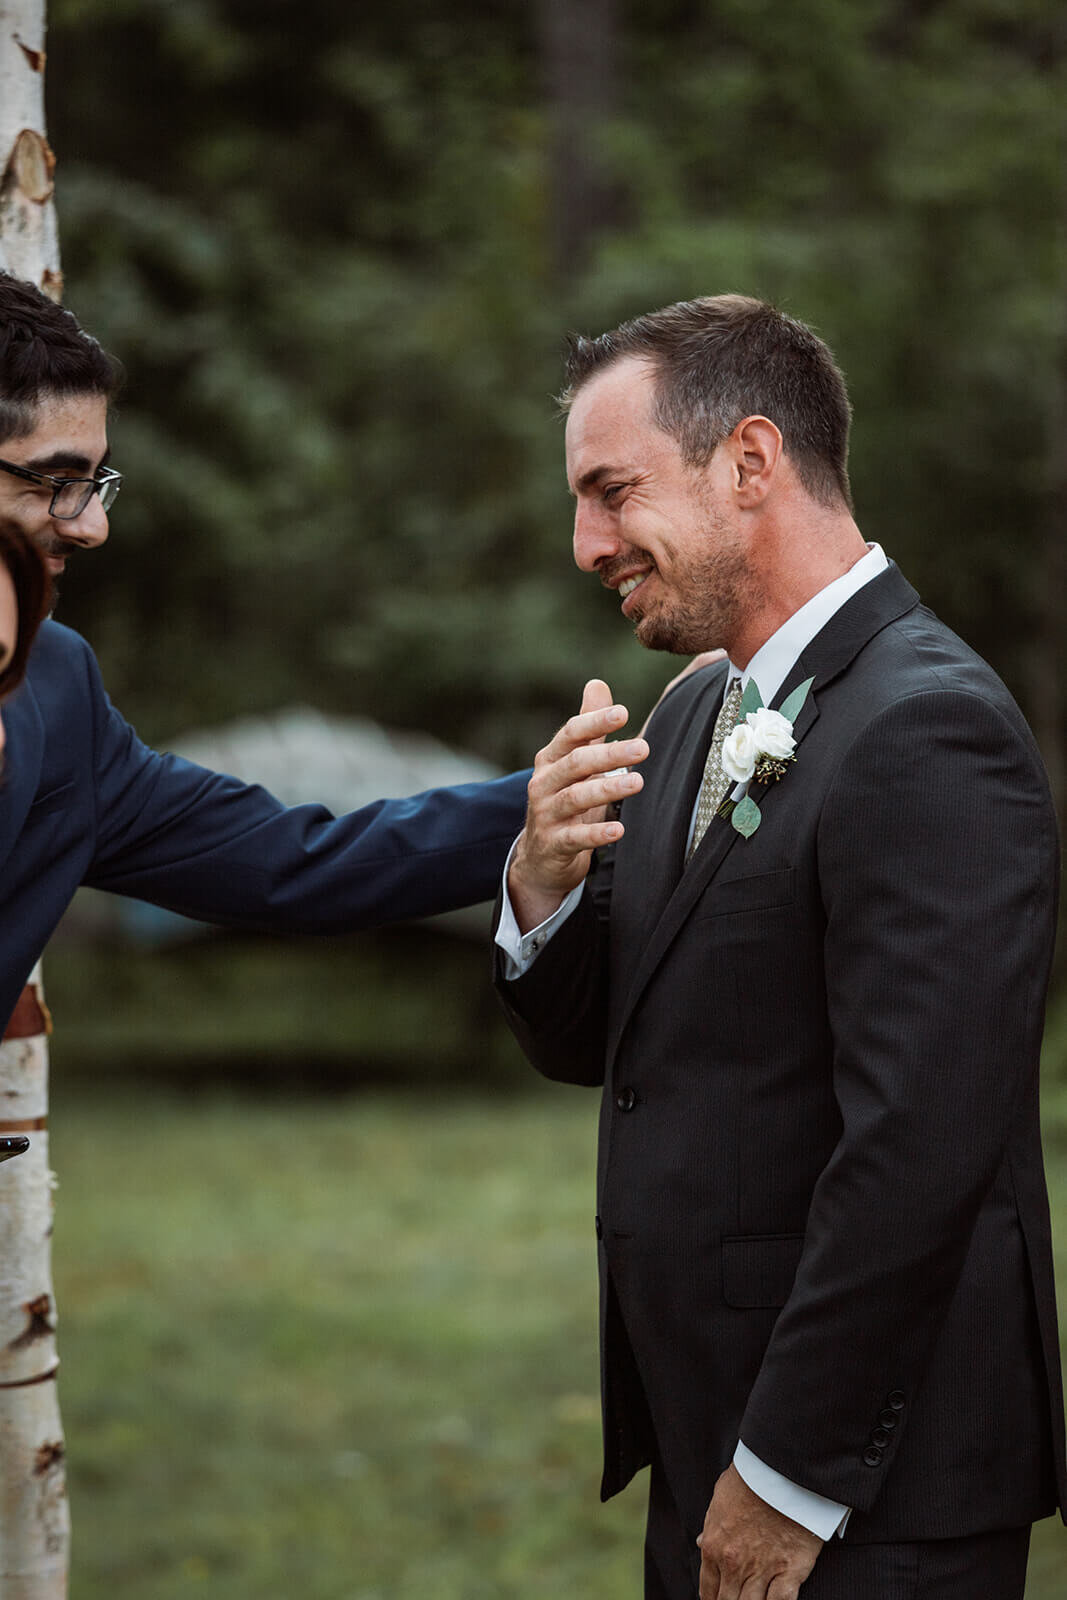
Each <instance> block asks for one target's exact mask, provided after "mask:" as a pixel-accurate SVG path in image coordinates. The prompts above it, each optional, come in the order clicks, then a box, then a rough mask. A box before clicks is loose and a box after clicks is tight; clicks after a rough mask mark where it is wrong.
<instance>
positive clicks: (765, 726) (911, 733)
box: [497, 295, 1067, 1600]
mask: <svg viewBox="0 0 1067 1600" xmlns="http://www.w3.org/2000/svg"><path fill="white" fill-rule="evenodd" d="M565 404H566V409H567V412H568V418H567V475H568V482H569V484H570V487H571V491H572V493H573V494H574V496H575V502H576V511H575V522H574V555H575V559H576V561H577V563H578V565H579V567H581V568H582V569H583V570H584V571H586V572H589V573H592V574H594V575H596V576H598V577H599V578H600V581H601V582H602V583H603V584H605V585H606V586H607V587H608V588H609V589H610V590H612V591H613V592H614V593H615V594H616V595H617V596H618V597H619V602H618V603H619V608H620V611H621V613H622V616H623V618H624V619H625V620H626V621H628V622H629V623H630V624H631V625H632V626H633V628H634V631H635V633H636V635H637V638H638V639H639V640H640V641H641V643H642V644H644V645H647V646H649V647H650V648H656V649H667V650H673V651H679V652H683V653H690V652H693V651H697V650H701V649H705V648H707V647H709V646H712V645H722V646H724V647H725V649H726V651H727V653H728V657H729V659H728V660H727V661H726V662H725V663H724V664H721V665H717V666H714V667H711V668H709V669H706V670H704V671H701V672H698V673H696V674H694V675H692V676H690V677H689V678H687V679H685V680H684V681H683V682H682V683H680V684H679V685H678V687H677V688H675V689H674V690H673V692H672V693H670V694H669V695H667V696H666V698H665V699H664V701H663V702H662V704H661V705H660V707H659V709H658V710H657V712H656V713H655V715H654V716H653V717H652V719H651V721H650V723H649V725H648V729H647V742H646V741H645V740H643V739H638V740H633V741H628V742H626V741H624V742H620V743H615V744H613V745H605V744H604V743H602V742H600V741H602V740H603V738H604V736H605V735H607V734H610V733H612V732H615V731H617V730H618V729H619V728H620V727H621V726H622V725H623V723H624V722H625V711H624V710H623V709H622V708H621V707H615V706H613V705H612V703H611V695H610V692H609V690H608V688H607V686H606V685H605V684H602V683H598V682H595V681H594V682H593V683H591V684H589V685H588V686H587V689H586V694H585V698H584V701H583V707H582V711H581V713H580V714H579V715H578V716H576V717H574V718H572V719H571V721H570V722H569V723H568V724H567V725H566V727H565V728H563V729H562V730H561V731H560V732H559V733H558V734H557V735H556V737H555V738H554V739H553V740H552V741H551V742H550V743H549V745H548V746H547V747H546V749H545V750H543V751H542V752H541V753H540V755H539V756H538V758H537V761H536V764H535V769H534V777H533V779H532V781H531V784H530V808H529V814H528V819H527V824H526V827H525V829H524V831H523V833H522V834H521V835H520V836H519V838H518V840H517V842H516V845H515V848H514V851H513V854H512V857H511V860H510V865H509V869H508V872H507V879H506V885H505V893H504V896H503V900H502V907H501V914H500V919H499V926H498V932H497V943H498V945H499V947H500V949H499V952H498V966H499V971H498V981H499V987H500V991H501V993H502V996H503V998H504V1002H505V1006H506V1008H507V1010H508V1013H509V1016H510V1018H511V1021H512V1024H513V1027H514V1028H515V1031H516V1033H517V1036H518V1037H519V1039H520V1041H521V1042H522V1044H523V1046H524V1048H525V1049H526V1051H527V1053H528V1054H529V1055H530V1058H531V1060H532V1061H533V1062H534V1064H535V1065H536V1066H537V1067H538V1068H539V1069H540V1070H541V1071H542V1072H543V1073H545V1074H546V1075H547V1076H548V1077H551V1078H556V1079H561V1080H565V1081H570V1082H575V1083H586V1084H594V1083H596V1084H602V1085H603V1103H602V1115H601V1137H600V1162H599V1181H598V1202H599V1203H598V1215H597V1219H596V1233H597V1239H598V1242H599V1243H598V1249H599V1260H600V1273H601V1333H602V1361H603V1396H604V1439H605V1469H604V1483H603V1493H604V1495H605V1496H607V1495H610V1494H613V1493H615V1492H616V1491H617V1490H619V1489H620V1488H622V1487H623V1486H624V1485H625V1484H626V1483H627V1482H628V1480H629V1479H630V1478H631V1477H632V1476H633V1474H634V1472H635V1471H636V1470H637V1469H638V1468H640V1467H642V1466H644V1465H646V1464H649V1465H650V1466H651V1474H650V1489H649V1518H648V1533H647V1540H646V1554H645V1574H646V1577H645V1582H646V1588H645V1593H646V1596H647V1597H648V1600H694V1597H695V1596H696V1594H697V1591H698V1586H699V1594H700V1596H701V1597H702V1600H795V1597H796V1596H797V1595H798V1594H799V1595H801V1596H802V1597H803V1600H934V1597H937V1600H957V1597H958V1600H964V1597H966V1600H1020V1597H1021V1596H1022V1594H1023V1587H1024V1582H1025V1571H1026V1560H1027V1549H1028V1543H1029V1533H1030V1524H1031V1523H1032V1522H1033V1520H1034V1519H1035V1518H1037V1517H1043V1516H1047V1515H1049V1514H1050V1513H1051V1512H1052V1511H1053V1510H1054V1508H1055V1507H1056V1505H1057V1503H1059V1504H1060V1505H1063V1504H1064V1503H1065V1494H1067V1481H1065V1471H1064V1440H1063V1407H1062V1394H1061V1385H1060V1370H1059V1344H1058V1338H1057V1332H1056V1311H1055V1298H1054V1292H1053V1283H1052V1260H1051V1247H1050V1239H1049V1217H1048V1206H1047V1201H1046V1197H1045V1187H1044V1176H1043V1168H1042V1156H1041V1147H1040V1136H1039V1127H1038V1088H1037V1084H1038V1059H1039V1053H1040V1043H1041V1031H1042V1023H1043V1013H1044V1003H1045V992H1046V987H1047V983H1048V976H1049V969H1050V963H1051V954H1052V944H1053V936H1054V929H1055V911H1056V886H1057V880H1058V850H1057V840H1056V825H1055V818H1054V815H1053V810H1052V803H1051V799H1050V796H1049V791H1048V784H1047V781H1046V777H1045V772H1044V769H1043V766H1042V763H1041V759H1040V756H1039V754H1038V751H1037V749H1036V746H1035V744H1034V741H1033V738H1032V737H1031V735H1030V732H1029V730H1028V728H1027V727H1026V724H1025V722H1024V721H1023V718H1022V716H1021V714H1020V712H1019V710H1018V708H1017V706H1016V705H1015V704H1014V702H1013V701H1012V699H1011V697H1010V695H1009V694H1008V692H1007V690H1006V689H1005V688H1004V685H1003V684H1002V683H1001V682H1000V681H999V679H998V678H997V677H996V675H995V674H994V673H993V672H992V670H991V669H990V668H989V667H988V666H987V665H986V663H985V662H983V661H981V660H980V659H979V658H978V657H977V656H976V655H975V654H974V653H973V651H971V650H969V649H968V648H967V646H966V645H964V644H963V643H962V642H961V641H960V640H959V639H958V638H956V636H955V635H954V634H952V633H951V632H950V631H949V630H948V629H947V628H946V627H944V626H943V625H942V624H941V623H940V622H939V621H938V620H937V618H936V617H934V616H933V615H932V614H931V613H930V612H929V611H928V610H926V609H925V608H924V607H923V606H922V605H921V604H920V602H919V597H918V596H917V594H916V593H915V591H914V590H913V589H912V588H911V586H910V585H909V584H908V583H907V582H906V581H905V579H904V577H903V576H902V575H901V573H900V572H899V571H898V570H897V568H896V567H895V566H894V565H893V564H892V563H891V562H889V561H888V560H887V559H886V557H885V555H884V554H883V553H882V551H881V550H880V549H878V547H877V546H870V545H868V544H867V543H866V542H865V540H864V539H863V537H862V535H861V533H860V531H859V528H858V527H857V524H856V522H855V519H854V516H853V512H852V503H851V496H850V491H849V483H848V475H847V450H848V435H849V423H850V408H849V403H848V398H847V394H846V390H845V385H844V380H843V378H842V376H841V374H840V372H839V371H838V369H837V367H836V365H835V364H834V361H833V358H832V356H831V354H830V352H829V351H828V350H827V348H826V347H825V345H823V344H822V342H821V341H820V340H819V339H817V338H816V337H815V335H814V334H813V333H812V332H811V330H810V329H808V328H806V327H805V326H804V325H803V324H801V323H798V322H796V321H794V320H793V319H792V318H789V317H786V316H783V315H782V314H781V313H779V312H778V311H776V310H775V309H774V308H773V307H771V306H768V305H765V304H763V303H761V302H759V301H756V300H751V299H748V298H745V297H742V296H737V295H727V296H721V297H718V298H709V299H706V300H698V301H694V302H688V303H683V304H680V305H676V306H671V307H668V308H667V309H666V310H663V311H660V312H655V313H652V314H650V315H648V316H644V317H639V318H637V319H636V320H635V321H633V322H631V323H627V324H625V325H624V326H623V327H621V328H618V329H616V330H615V331H614V332H612V333H609V334H605V335H603V336H601V337H600V338H598V339H579V340H576V341H575V342H574V344H573V348H572V352H571V360H570V369H569V388H568V392H567V395H566V397H565ZM620 762H626V763H628V764H629V766H630V767H631V768H634V767H637V768H639V770H629V771H627V770H620ZM612 806H620V807H621V814H620V816H619V817H618V819H616V817H615V816H614V815H612V814H611V813H608V814H607V815H606V814H605V811H604V809H603V808H604V807H612ZM609 845H610V846H612V848H611V849H610V850H608V851H606V852H605V853H604V854H603V855H602V856H601V859H600V860H599V862H597V863H596V864H595V866H594V852H595V851H597V850H598V849H600V848H601V847H603V846H609Z"/></svg>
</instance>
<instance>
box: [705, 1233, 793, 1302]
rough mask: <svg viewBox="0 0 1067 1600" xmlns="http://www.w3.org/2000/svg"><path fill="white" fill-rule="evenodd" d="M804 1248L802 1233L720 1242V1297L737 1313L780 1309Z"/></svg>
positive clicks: (759, 1235)
mask: <svg viewBox="0 0 1067 1600" xmlns="http://www.w3.org/2000/svg"><path fill="white" fill-rule="evenodd" d="M803 1247H804V1235H803V1234H802V1233H753V1234H748V1235H746V1236H745V1237H742V1238H734V1239H724V1240H723V1241H722V1294H723V1299H724V1300H725V1301H726V1304H727V1305H728V1306H733V1307H734V1308H735V1309H736V1310H739V1311H750V1310H755V1309H757V1308H760V1307H766V1308H775V1307H779V1306H784V1305H785V1303H786V1301H787V1300H788V1299H789V1293H790V1290H791V1289H792V1287H793V1279H794V1278H795V1277H796V1271H797V1263H798V1262H799V1260H800V1252H801V1250H802V1249H803Z"/></svg>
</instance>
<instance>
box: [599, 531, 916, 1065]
mask: <svg viewBox="0 0 1067 1600" xmlns="http://www.w3.org/2000/svg"><path fill="white" fill-rule="evenodd" d="M918 602H919V596H918V595H917V594H916V592H915V590H914V589H913V588H912V587H911V584H910V583H908V582H907V580H906V579H905V578H904V577H903V576H902V575H901V573H900V570H899V568H898V567H897V566H896V565H895V564H894V563H892V562H891V563H890V565H889V568H888V570H887V571H886V572H884V573H882V574H881V575H880V576H879V577H877V578H874V579H872V580H871V582H870V583H868V584H865V585H864V587H863V588H862V589H860V590H859V591H858V593H857V594H855V595H853V597H852V599H851V600H849V601H848V602H847V603H846V604H845V605H844V606H842V607H841V610H840V611H838V612H837V613H836V614H835V615H834V616H833V617H831V618H830V621H829V622H828V623H827V624H826V626H825V627H824V628H823V629H822V631H821V632H820V633H818V634H817V635H816V637H815V638H814V639H813V640H812V641H811V643H810V644H809V645H808V646H807V647H806V649H805V650H804V651H803V652H802V653H801V655H800V658H799V660H798V661H797V663H796V665H795V666H794V667H793V669H792V671H791V672H790V673H789V674H788V676H787V678H786V680H785V682H784V683H783V684H782V686H781V689H780V690H779V691H778V693H777V695H775V696H774V700H773V705H774V707H775V708H777V707H778V706H780V705H781V704H782V703H783V702H784V701H785V699H786V698H787V696H788V695H790V694H792V692H793V690H794V689H795V688H797V687H798V686H799V685H800V684H801V683H803V682H804V680H805V679H806V678H814V680H815V681H814V683H813V684H812V688H811V692H810V693H809V695H808V697H807V699H806V700H805V702H804V705H803V707H802V708H801V711H800V713H799V715H798V716H797V719H796V722H795V723H794V725H793V737H794V738H795V740H796V743H797V749H798V750H799V749H800V747H801V745H802V744H803V742H804V739H805V738H806V737H807V735H808V734H809V733H810V731H811V729H812V728H813V727H814V726H815V723H816V722H817V720H818V716H819V704H818V700H819V694H820V692H822V691H823V690H825V689H826V688H827V687H828V686H829V684H830V683H832V682H833V680H834V679H835V678H837V677H840V675H841V674H842V673H843V672H844V671H845V670H846V669H847V667H848V666H849V665H850V663H851V662H852V661H853V660H854V658H855V657H856V656H857V655H858V653H859V652H860V650H862V648H863V646H864V645H865V644H867V643H868V641H869V640H870V639H872V638H873V637H874V635H875V634H876V633H879V632H880V631H881V630H882V628H884V627H887V626H888V625H889V623H891V622H894V621H896V619H897V618H898V617H900V616H903V615H904V613H905V612H907V611H911V610H912V609H913V608H914V607H915V606H916V605H917V604H918ZM715 683H716V684H717V691H718V692H717V693H716V694H714V695H713V696H712V695H711V685H709V691H708V694H709V698H712V699H713V702H714V703H713V706H712V708H711V714H710V718H709V717H708V715H707V714H705V715H703V716H694V717H692V718H691V719H690V728H689V732H688V733H687V735H686V737H685V739H684V740H682V741H681V743H680V746H679V754H680V756H681V760H680V762H679V766H678V769H677V770H678V772H679V774H680V775H681V776H682V781H681V782H676V783H674V784H671V783H665V784H664V785H663V786H662V788H663V790H664V791H669V794H670V798H669V799H665V798H662V797H661V801H660V804H659V806H658V807H657V814H656V816H655V819H654V822H655V827H656V831H655V832H654V833H653V834H652V838H653V840H659V841H662V846H661V847H659V848H653V849H652V850H651V851H650V852H649V854H650V855H651V857H652V859H653V860H656V858H659V859H658V861H657V865H656V866H655V868H653V876H654V881H655V882H656V883H657V884H658V885H660V887H661V893H660V894H659V895H657V896H656V898H655V899H653V900H652V901H651V902H646V904H647V910H648V913H649V921H651V919H652V917H655V918H656V921H655V925H654V927H653V930H652V933H651V935H650V937H649V939H648V942H647V944H646V945H645V946H644V948H643V950H642V951H641V952H640V956H639V959H638V960H637V962H636V964H635V968H634V972H633V977H632V979H631V981H630V984H629V988H628V991H627V993H626V999H625V1002H624V1004H623V1005H622V1007H621V1008H620V1011H619V1013H618V1016H617V1018H615V1019H613V1026H612V1029H611V1034H610V1037H609V1041H608V1062H609V1065H610V1062H611V1061H612V1059H613V1058H614V1054H615V1050H616V1049H617V1047H618V1044H619V1041H620V1039H621V1037H622V1034H623V1031H624V1029H625V1027H626V1024H627V1022H628V1021H629V1019H630V1016H631V1014H632V1012H633V1009H634V1006H635V1005H636V1004H637V1001H638V999H639V998H640V996H641V993H642V991H643V990H644V988H645V987H646V985H647V984H648V982H649V980H650V978H651V977H652V975H653V973H654V972H655V970H656V968H657V967H658V966H659V964H660V962H661V961H662V960H663V957H664V956H665V954H666V953H667V950H668V949H669V948H670V945H671V944H672V943H673V941H674V939H675V938H676V937H677V935H678V933H679V932H680V930H681V929H682V927H683V926H684V924H685V922H686V920H687V918H688V917H689V915H690V913H691V912H692V910H693V908H694V906H695V905H696V904H697V903H698V901H700V900H701V899H702V897H703V896H704V894H705V892H706V891H707V889H708V886H709V884H710V883H711V882H712V880H713V879H714V877H715V875H716V873H717V872H719V870H720V869H721V867H722V865H723V863H724V861H725V860H726V858H727V856H728V855H729V853H730V851H731V850H732V849H733V848H734V846H735V845H736V844H737V843H738V841H739V840H740V839H741V835H740V834H739V833H738V832H737V829H736V828H734V827H732V826H731V824H730V823H729V822H727V821H724V820H723V819H721V818H713V819H712V822H711V825H710V827H709V828H708V831H707V833H706V834H705V835H704V838H703V839H702V841H701V843H700V845H699V847H698V849H697V852H696V854H695V855H694V857H693V859H692V861H691V862H690V864H689V866H688V867H684V868H683V865H682V857H683V853H684V850H685V841H686V837H687V835H688V824H689V818H690V816H691V815H692V809H693V804H694V802H695V799H696V791H697V785H698V784H699V782H700V774H701V773H702V772H703V768H704V762H705V760H706V758H707V751H708V745H709V743H710V741H711V730H712V728H713V726H714V722H715V717H716V715H717V714H718V709H719V705H720V704H721V699H722V687H723V677H722V675H721V674H720V675H718V676H717V678H716V680H715ZM706 710H707V705H706V702H705V711H706ZM683 752H684V754H683ZM694 772H695V774H696V775H695V778H694ZM799 777H800V772H799V771H798V772H794V773H789V774H788V775H787V778H786V779H785V780H784V781H785V782H789V783H795V782H796V781H797V779H798V778H799ZM777 787H778V785H777V784H770V785H765V784H755V785H753V787H752V790H751V793H752V796H753V799H755V800H757V801H758V802H759V804H760V808H761V810H763V809H764V807H765V806H766V807H767V808H768V811H767V814H768V815H770V814H771V811H770V808H773V806H774V804H775V801H776V799H777V796H776V795H775V793H774V791H775V789H777ZM661 827H662V828H663V829H664V830H666V829H667V828H670V830H671V831H670V833H668V832H666V831H663V832H660V831H659V830H660V828H661ZM649 865H650V863H649V860H648V859H647V856H646V858H645V859H643V860H642V862H641V863H640V868H641V869H645V870H647V869H648V867H649ZM664 888H665V891H666V892H665V893H664V892H663V891H664ZM646 925H647V924H646Z"/></svg>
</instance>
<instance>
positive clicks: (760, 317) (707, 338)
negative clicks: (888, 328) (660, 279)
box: [560, 294, 852, 510]
mask: <svg viewBox="0 0 1067 1600" xmlns="http://www.w3.org/2000/svg"><path fill="white" fill-rule="evenodd" d="M627 356H637V357H640V358H643V359H645V360H647V361H649V362H650V363H651V364H652V367H653V369H654V372H655V377H656V401H655V405H654V408H653V419H654V421H655V422H656V423H657V424H658V426H659V427H661V428H662V429H663V430H664V432H665V433H668V434H670V435H671V436H672V438H674V439H675V440H676V441H677V443H678V446H679V448H680V450H681V453H682V459H683V460H684V461H685V462H686V463H687V464H688V465H689V466H692V467H701V466H706V465H707V463H708V461H710V459H711V457H712V454H713V453H714V450H715V448H716V446H717V445H719V444H721V443H722V441H723V440H724V439H727V438H729V436H730V434H731V433H732V432H733V430H734V428H736V426H737V424H738V423H739V422H741V421H742V420H743V419H744V418H745V417H750V416H757V415H758V416H764V417H768V418H769V419H770V421H771V422H773V423H774V424H775V426H776V427H777V428H779V429H780V430H781V434H782V441H783V445H784V448H785V451H786V453H787V455H788V456H789V458H790V460H791V461H792V462H793V465H794V466H795V468H796V471H797V476H798V477H799V478H800V481H801V483H802V484H803V485H804V488H805V489H806V490H807V492H808V493H809V494H810V495H811V496H812V498H813V499H815V500H817V501H819V503H820V504H822V505H824V506H827V507H828V508H829V509H831V510H837V509H839V508H840V506H841V503H842V501H843V502H844V504H845V506H847V507H848V509H849V510H851V509H852V492H851V489H850V487H849V481H848V433H849V426H850V424H851V421H852V407H851V405H850V404H849V398H848V390H847V389H846V387H845V380H844V377H843V376H842V374H841V371H840V369H839V367H838V366H837V363H836V362H835V361H834V358H833V356H832V355H831V354H830V351H829V350H828V349H827V347H826V345H825V344H823V342H822V340H821V339H820V338H818V337H817V335H816V334H814V333H813V332H812V330H811V329H810V328H809V327H807V326H806V325H805V324H804V323H803V322H798V321H797V320H796V319H795V318H794V317H788V316H786V315H785V314H784V312H781V311H779V310H778V309H777V308H776V307H775V306H772V305H768V304H767V303H766V302H765V301H762V300H753V299H750V298H749V297H748V296H747V295H740V294H721V295H714V296H707V297H705V298H703V299H700V300H682V301H679V302H678V303H677V304H676V305H672V306H665V307H664V308H663V310H662V311H651V312H649V313H648V314H647V315H645V316H642V317H634V318H633V320H632V321H631V322H624V323H622V324H621V326H620V327H618V328H615V329H613V330H612V331H611V332H610V333H602V334H601V335H600V336H599V338H595V339H588V338H585V337H584V336H583V335H581V334H571V335H570V337H569V339H568V342H567V387H566V389H565V390H564V391H563V393H562V395H561V396H560V405H561V406H562V408H563V410H564V411H566V410H568V409H569V407H570V405H571V402H572V401H573V399H574V396H575V395H576V394H577V393H578V390H579V389H581V388H582V387H583V385H584V384H585V383H587V382H588V380H589V379H590V378H592V377H593V376H594V375H595V374H596V373H598V372H601V371H603V370H604V369H605V368H606V367H610V366H613V365H614V363H615V362H617V361H621V360H623V359H624V358H625V357H627Z"/></svg>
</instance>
